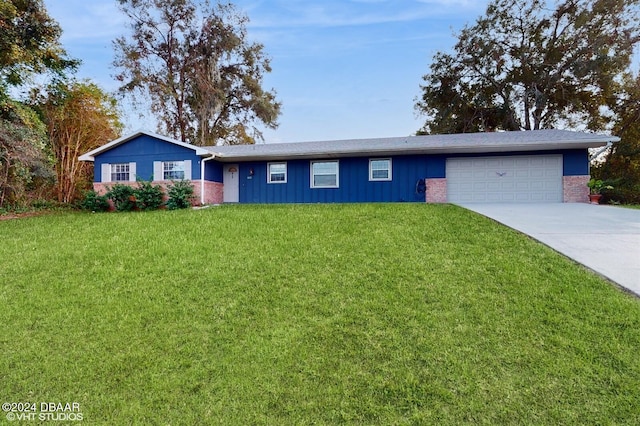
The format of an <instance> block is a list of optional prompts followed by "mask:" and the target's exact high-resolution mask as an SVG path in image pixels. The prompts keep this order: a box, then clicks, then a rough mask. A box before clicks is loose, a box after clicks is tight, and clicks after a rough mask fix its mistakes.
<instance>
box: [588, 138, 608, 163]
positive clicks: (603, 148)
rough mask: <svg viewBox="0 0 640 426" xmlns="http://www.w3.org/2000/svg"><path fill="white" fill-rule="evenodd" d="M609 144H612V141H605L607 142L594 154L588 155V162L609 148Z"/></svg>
mask: <svg viewBox="0 0 640 426" xmlns="http://www.w3.org/2000/svg"><path fill="white" fill-rule="evenodd" d="M611 145H613V142H611V141H609V142H607V144H606V145H605V146H604V147H602V148H600V149H599V150H598V151H597V152H596V153H595V154H593V155H592V156H590V157H589V162H591V161H593V160H595V159H596V158H598V157H599V156H600V154H602V153H603V152H605V151H606V150H608V149H609V148H611Z"/></svg>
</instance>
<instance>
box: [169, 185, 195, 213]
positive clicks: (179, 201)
mask: <svg viewBox="0 0 640 426" xmlns="http://www.w3.org/2000/svg"><path fill="white" fill-rule="evenodd" d="M168 196H169V199H168V200H167V208H168V209H169V210H177V209H187V208H189V207H191V202H192V201H193V197H194V192H193V184H192V183H191V182H190V181H188V180H179V181H172V182H171V185H170V186H169V192H168Z"/></svg>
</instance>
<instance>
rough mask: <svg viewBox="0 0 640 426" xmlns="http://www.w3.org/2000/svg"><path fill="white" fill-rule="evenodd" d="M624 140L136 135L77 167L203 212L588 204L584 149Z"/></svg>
mask: <svg viewBox="0 0 640 426" xmlns="http://www.w3.org/2000/svg"><path fill="white" fill-rule="evenodd" d="M618 140H619V138H616V137H612V136H603V135H596V134H589V133H582V132H572V131H566V130H535V131H521V132H496V133H466V134H453V135H429V136H408V137H397V138H378V139H357V140H339V141H326V142H300V143H277V144H257V145H237V146H208V147H198V146H195V145H191V144H188V143H184V142H180V141H178V140H175V139H172V138H168V137H165V136H160V135H157V134H154V133H150V132H146V131H138V132H135V133H133V134H131V135H128V136H125V137H122V138H120V139H117V140H114V141H112V142H109V143H107V144H105V145H103V146H101V147H99V148H97V149H95V150H93V151H91V152H88V153H87V154H84V155H82V156H81V157H80V160H82V161H92V162H94V188H95V190H96V191H98V192H100V193H104V192H105V191H106V189H107V187H108V186H109V185H112V184H113V183H115V182H120V183H126V182H135V181H136V178H140V179H143V180H153V181H154V182H155V183H159V184H161V185H166V184H168V183H170V181H171V180H180V179H187V180H191V181H193V183H194V188H195V191H196V194H197V197H198V200H199V202H200V203H202V204H218V203H223V202H226V203H335V202H340V203H352V202H427V203H445V202H452V203H472V202H499V203H527V202H587V201H588V188H587V182H588V181H589V151H588V149H589V148H598V147H603V146H606V145H608V144H610V143H612V142H617V141H618Z"/></svg>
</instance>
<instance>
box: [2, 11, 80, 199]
mask: <svg viewBox="0 0 640 426" xmlns="http://www.w3.org/2000/svg"><path fill="white" fill-rule="evenodd" d="M60 34H61V29H60V27H59V26H58V24H57V23H56V22H55V21H54V20H53V19H51V18H50V17H49V15H48V14H47V11H46V9H45V7H44V5H43V3H42V0H0V207H6V206H11V205H15V204H25V203H26V202H27V201H28V195H29V194H32V195H33V196H36V197H39V196H41V195H42V194H39V193H38V191H40V192H42V191H45V190H47V188H49V187H50V185H51V184H52V183H53V182H54V174H53V171H52V161H51V160H52V159H51V153H50V151H49V150H48V149H47V143H46V142H47V138H46V129H45V126H44V124H43V123H42V121H41V120H40V118H39V117H38V116H37V114H36V113H35V112H34V111H33V110H32V109H31V108H30V107H29V106H28V105H26V104H25V103H23V102H19V101H15V100H13V99H11V98H10V96H9V94H8V93H9V90H8V89H9V87H10V86H14V87H16V86H21V85H24V84H25V83H27V82H28V81H29V78H30V77H31V76H32V75H34V74H42V73H47V72H48V73H54V74H56V75H58V76H62V75H64V74H65V73H66V72H67V71H69V70H73V69H74V68H75V67H76V66H77V65H78V61H75V60H72V59H69V58H68V57H67V54H66V52H65V51H64V49H63V48H62V47H61V45H60V43H59V37H60Z"/></svg>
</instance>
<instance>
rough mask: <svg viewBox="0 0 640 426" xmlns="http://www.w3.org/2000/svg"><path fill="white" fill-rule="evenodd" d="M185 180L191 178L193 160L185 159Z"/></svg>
mask: <svg viewBox="0 0 640 426" xmlns="http://www.w3.org/2000/svg"><path fill="white" fill-rule="evenodd" d="M184 180H191V160H184Z"/></svg>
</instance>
